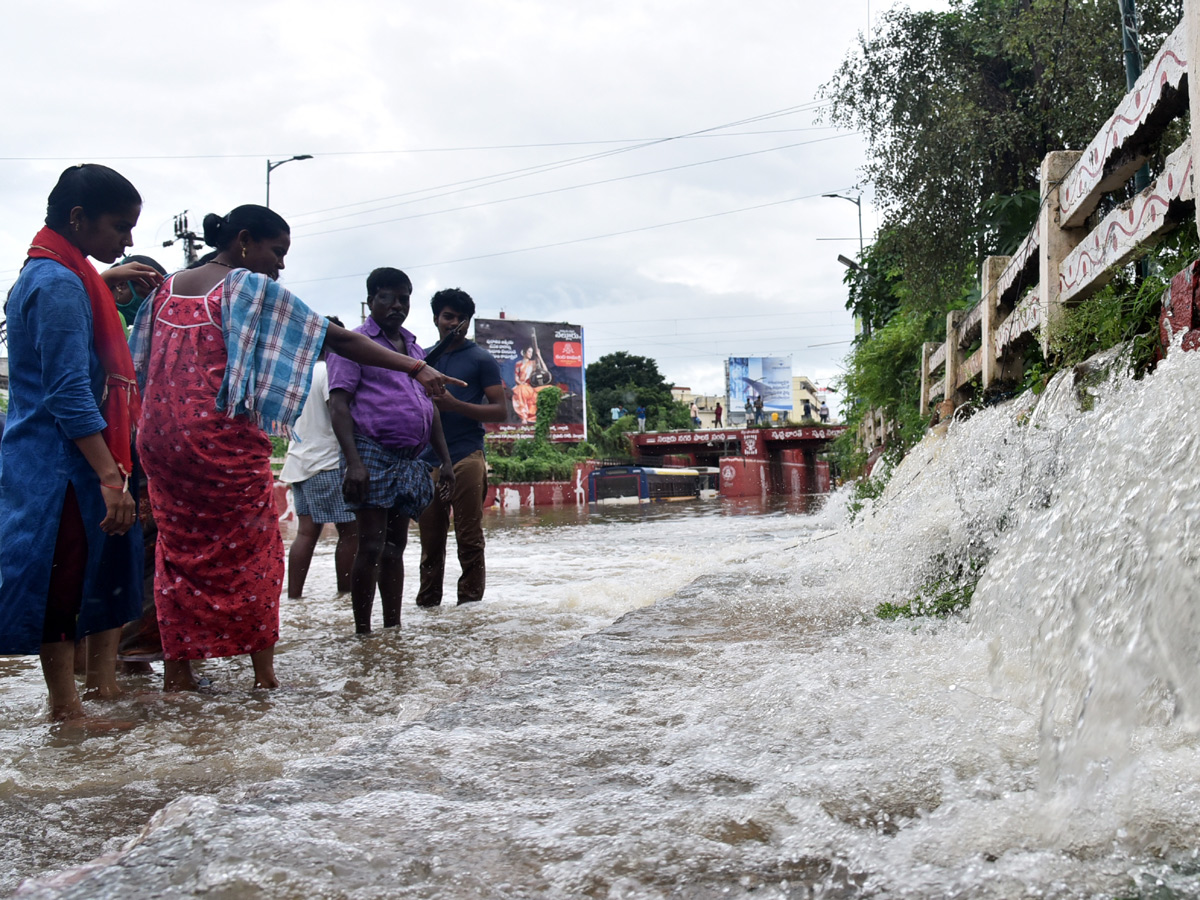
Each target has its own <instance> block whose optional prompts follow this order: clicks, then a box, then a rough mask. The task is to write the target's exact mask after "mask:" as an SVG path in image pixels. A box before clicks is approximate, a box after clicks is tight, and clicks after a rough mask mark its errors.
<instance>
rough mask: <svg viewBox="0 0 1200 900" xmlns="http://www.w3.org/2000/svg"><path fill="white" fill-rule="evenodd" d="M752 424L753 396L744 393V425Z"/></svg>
mask: <svg viewBox="0 0 1200 900" xmlns="http://www.w3.org/2000/svg"><path fill="white" fill-rule="evenodd" d="M753 424H754V398H753V397H751V396H750V395H749V394H747V395H746V425H747V427H749V426H750V425H753Z"/></svg>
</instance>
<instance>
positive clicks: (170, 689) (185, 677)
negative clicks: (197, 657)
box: [163, 659, 203, 694]
mask: <svg viewBox="0 0 1200 900" xmlns="http://www.w3.org/2000/svg"><path fill="white" fill-rule="evenodd" d="M201 687H203V685H202V684H201V680H200V679H197V678H196V673H195V672H193V671H192V661H191V660H190V659H168V660H166V661H165V662H164V663H163V693H164V694H177V693H179V692H181V691H198V690H200V688H201Z"/></svg>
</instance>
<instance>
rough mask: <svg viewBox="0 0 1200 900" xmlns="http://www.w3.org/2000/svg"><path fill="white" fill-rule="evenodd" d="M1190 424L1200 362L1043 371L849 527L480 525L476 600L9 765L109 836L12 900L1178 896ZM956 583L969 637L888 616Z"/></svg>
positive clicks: (1190, 678) (134, 706) (1184, 770)
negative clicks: (1037, 390)
mask: <svg viewBox="0 0 1200 900" xmlns="http://www.w3.org/2000/svg"><path fill="white" fill-rule="evenodd" d="M1088 384H1091V382H1090V381H1089V382H1088ZM1081 394H1086V395H1087V396H1086V398H1085V399H1086V403H1085V404H1084V405H1086V406H1089V407H1090V409H1088V410H1087V411H1082V410H1081V409H1080V396H1081ZM1196 396H1200V354H1177V355H1175V356H1172V357H1170V358H1168V359H1167V360H1166V361H1165V362H1164V363H1163V364H1161V365H1160V367H1159V370H1158V371H1157V372H1156V373H1154V374H1153V375H1151V376H1149V377H1147V378H1146V379H1145V380H1144V381H1140V382H1138V381H1133V380H1130V379H1127V378H1123V377H1115V378H1112V379H1111V380H1108V381H1103V382H1101V383H1099V384H1095V385H1092V386H1088V387H1081V386H1079V385H1077V384H1076V383H1075V380H1074V377H1073V376H1072V375H1071V374H1070V373H1067V374H1065V375H1063V376H1060V377H1059V378H1058V379H1056V380H1055V381H1054V382H1053V383H1052V384H1051V386H1050V387H1049V388H1048V389H1047V391H1046V392H1045V393H1044V394H1043V395H1042V397H1041V398H1040V399H1035V398H1033V397H1023V398H1021V399H1019V400H1017V401H1014V402H1013V403H1011V404H1009V405H1007V406H1005V407H996V408H990V409H986V410H982V411H980V412H978V413H977V414H976V415H974V416H973V417H971V418H970V419H968V420H966V421H961V422H955V423H954V424H953V425H952V426H951V427H950V429H949V432H948V433H947V434H946V435H945V436H936V435H934V436H930V437H929V438H928V439H927V440H926V441H925V442H923V443H922V444H921V445H920V446H919V447H917V448H915V449H914V450H913V451H912V452H911V453H910V454H909V456H908V457H907V458H906V459H905V460H904V461H903V463H901V464H900V465H899V466H898V467H897V468H896V470H895V472H894V473H893V474H892V476H891V480H890V482H889V485H888V488H887V490H886V491H885V492H884V493H883V495H882V496H881V497H879V498H878V499H877V500H875V501H871V502H870V503H869V504H868V507H867V508H866V510H865V511H864V512H863V513H862V514H860V515H859V517H858V518H857V519H856V521H855V522H854V523H853V524H851V523H849V522H848V521H847V516H846V512H845V497H844V496H835V497H834V498H832V499H831V501H830V502H829V503H828V504H827V506H826V507H825V508H824V509H823V510H822V511H821V512H819V513H818V514H816V515H812V516H801V515H792V514H788V513H786V512H783V511H778V510H777V511H775V512H773V513H772V514H770V515H762V516H753V517H751V516H735V515H728V514H727V513H728V512H729V511H730V509H731V507H730V506H729V505H726V506H724V507H722V506H721V505H720V504H710V505H708V506H704V505H696V506H688V507H671V508H666V509H664V508H658V509H655V510H650V511H646V510H642V511H635V512H621V513H613V514H603V515H593V516H591V517H584V516H579V517H573V516H572V515H570V514H567V515H566V516H565V517H564V519H562V520H561V521H558V522H557V523H554V524H551V523H550V522H549V521H548V520H546V519H535V518H530V517H528V516H517V517H511V518H495V519H492V520H490V522H489V541H490V544H489V568H490V572H489V582H490V583H489V599H488V600H487V601H486V602H485V603H484V604H483V605H482V606H481V607H478V608H475V609H470V610H457V609H454V608H452V607H451V608H446V609H440V610H437V611H435V612H433V613H432V614H428V613H422V612H418V611H416V610H415V609H413V610H412V611H411V612H410V608H409V607H408V606H406V607H405V617H406V618H405V627H404V630H403V631H402V632H400V633H397V634H388V635H377V636H375V637H373V638H371V639H370V640H369V641H366V642H363V641H356V640H354V639H352V638H349V637H346V636H344V634H342V633H341V632H343V631H344V630H345V629H346V624H347V616H348V613H347V611H346V610H345V609H344V608H343V607H344V601H333V600H331V599H330V600H324V599H318V600H313V601H305V603H303V604H301V605H290V606H289V607H288V612H287V613H286V614H285V615H286V616H288V617H289V618H286V619H285V631H286V632H287V634H288V635H290V638H289V640H288V643H287V644H286V645H285V646H284V647H282V648H281V658H280V670H281V672H283V673H284V674H285V676H287V675H289V674H290V675H291V677H290V678H289V680H290V681H292V682H293V683H294V684H295V685H296V686H295V687H294V688H293V689H292V690H291V691H290V692H281V693H279V694H276V695H273V696H269V697H267V696H263V695H257V694H250V693H247V692H242V693H239V692H238V691H237V690H234V689H230V690H228V691H227V692H225V693H222V694H218V695H217V696H214V697H206V698H196V699H195V700H194V701H188V702H187V703H186V704H185V706H186V709H181V708H179V706H178V705H172V704H170V703H168V702H167V701H161V700H151V701H145V702H142V703H140V705H139V704H138V703H137V702H135V701H130V702H129V710H130V714H131V715H135V716H140V717H141V719H142V724H141V725H140V726H139V728H137V729H135V730H134V731H133V732H129V733H126V735H125V736H122V737H119V738H104V739H93V740H90V741H84V742H74V743H72V742H69V741H64V740H63V739H62V738H61V736H58V737H56V736H55V734H54V733H53V729H48V728H46V727H44V726H39V727H34V726H28V727H26V728H25V729H24V730H23V731H22V732H21V733H20V734H19V736H18V737H13V738H11V739H10V738H7V737H6V738H4V739H3V740H0V765H2V768H0V778H7V779H8V780H7V781H5V782H2V784H3V785H4V786H3V788H0V789H2V790H4V791H5V792H6V796H7V797H8V798H9V799H10V800H11V799H15V800H17V801H19V802H20V804H22V805H23V808H24V809H25V810H26V811H29V810H33V811H34V812H35V813H37V814H39V815H40V817H41V820H42V821H44V822H51V823H54V824H53V827H51V826H49V825H47V826H45V827H46V829H47V831H48V832H54V831H55V829H57V830H58V831H66V832H71V831H72V829H74V830H76V831H83V830H84V825H85V823H88V822H90V821H91V820H90V819H89V811H90V813H91V814H92V815H95V814H99V815H100V816H101V818H102V819H103V820H105V821H108V822H109V826H108V828H109V831H108V833H109V834H110V837H109V839H108V841H109V843H107V844H105V845H104V846H100V847H96V848H95V852H101V851H104V852H109V853H115V852H116V851H118V850H120V849H121V848H120V844H121V842H124V841H125V840H128V839H130V838H133V840H131V841H130V843H129V845H128V846H127V847H126V849H124V850H123V851H122V852H121V853H119V854H117V855H116V856H115V857H114V858H111V859H108V860H106V861H102V862H101V863H99V864H97V865H95V866H94V867H92V868H89V869H75V870H70V871H67V872H65V873H63V874H61V875H59V876H56V877H54V878H52V879H49V880H46V879H43V880H42V881H41V882H35V881H31V882H29V883H27V884H26V886H25V888H24V889H23V891H22V895H23V896H29V897H73V898H74V897H88V898H94V897H113V898H116V897H127V896H147V895H152V894H155V895H163V896H191V895H204V896H216V897H248V896H252V897H271V898H293V897H295V898H300V897H354V898H375V897H380V898H382V897H432V896H444V897H475V896H478V897H498V898H518V897H575V896H579V897H596V898H600V897H603V898H634V897H636V898H646V897H649V898H654V897H688V898H710V897H711V898H718V897H740V896H755V897H815V896H821V897H868V896H911V897H933V896H936V897H964V898H966V897H972V898H975V897H1024V896H1030V895H1037V896H1053V897H1114V896H1146V897H1152V896H1153V897H1162V896H1189V897H1190V896H1200V863H1198V861H1197V837H1196V836H1197V834H1200V787H1198V786H1197V784H1196V779H1195V777H1194V775H1193V773H1194V772H1195V771H1196V770H1197V767H1198V766H1200V739H1198V738H1197V735H1196V726H1197V722H1198V720H1200V676H1198V675H1197V672H1196V669H1197V665H1196V664H1197V655H1198V652H1200V651H1198V646H1200V640H1198V639H1200V621H1198V613H1197V612H1196V608H1195V607H1196V603H1197V601H1198V600H1200V593H1198V591H1197V585H1196V584H1195V579H1196V575H1195V572H1196V563H1197V556H1198V555H1200V548H1198V546H1197V523H1198V522H1200V518H1198V517H1197V514H1198V512H1200V510H1197V504H1198V503H1200V484H1198V483H1197V482H1198V481H1200V466H1198V465H1197V461H1198V454H1197V446H1196V440H1197V438H1196V431H1197V428H1196V425H1197V415H1196V413H1195V412H1194V410H1193V402H1194V401H1193V398H1195V397H1196ZM322 552H323V553H325V554H326V557H325V558H324V565H325V566H326V567H327V564H328V559H327V557H328V548H323V549H322ZM322 565H323V563H322V557H318V560H317V561H316V563H315V564H314V576H316V575H317V574H318V570H319V569H321V568H322ZM451 568H452V567H451ZM410 571H415V559H414V558H413V557H412V553H411V552H410ZM972 571H973V572H976V573H977V574H978V573H979V572H980V571H981V572H982V576H981V577H980V580H979V583H978V586H977V587H976V589H975V594H974V599H973V602H972V605H971V608H970V610H969V612H967V613H965V614H962V615H956V616H951V617H950V618H947V619H944V620H938V619H929V618H924V619H902V620H897V621H882V620H880V619H878V618H877V617H876V616H875V614H874V610H875V608H876V606H877V605H879V604H880V603H882V602H885V601H891V602H904V601H905V600H907V599H909V598H911V597H913V596H915V595H917V594H918V593H920V592H921V590H922V587H923V586H924V585H927V584H928V583H929V582H931V581H932V580H934V579H936V578H938V577H940V576H942V575H944V574H945V573H946V572H956V573H964V572H972ZM314 576H310V577H314ZM324 592H325V594H329V593H331V590H330V589H329V585H328V584H326V585H324ZM318 593H319V591H318ZM218 671H219V674H221V675H222V676H223V677H225V678H227V679H228V680H229V681H231V682H235V681H237V679H238V678H240V677H241V675H242V674H243V673H242V672H241V671H240V670H238V669H237V668H236V666H233V667H229V668H226V669H220V670H218ZM35 674H36V673H32V674H31V673H26V674H24V675H23V676H19V677H18V676H14V677H13V678H12V679H9V682H10V684H7V685H6V686H5V687H4V688H3V691H5V692H6V693H5V694H4V696H3V697H0V702H3V703H4V704H5V705H6V706H7V707H8V708H9V712H10V713H11V712H14V711H19V712H20V713H21V714H22V716H25V715H27V714H30V713H31V709H30V707H31V706H32V705H34V703H33V701H32V700H31V699H29V697H30V696H33V693H32V691H33V689H32V687H29V686H30V685H34V686H36V685H35V677H34V676H35ZM22 679H24V681H22ZM11 683H23V684H25V686H26V688H27V689H28V691H29V696H26V694H22V693H20V692H19V691H18V689H17V688H16V687H12V686H11ZM10 718H12V717H11V715H10ZM31 742H32V743H33V744H38V743H39V742H40V747H39V750H38V751H37V752H32V753H29V752H26V751H24V750H23V749H19V748H25V747H28V746H30V744H31ZM56 742H57V743H56ZM31 756H32V757H34V759H33V760H30V757H31ZM81 765H83V768H82V769H81V768H80V766H81ZM203 770H206V771H209V772H211V773H214V775H213V781H212V782H211V783H208V782H206V781H205V779H204V777H203V776H202V774H201V771H203ZM31 772H32V773H33V774H31ZM134 773H137V774H136V776H135V774H134ZM139 779H140V781H139ZM130 780H132V781H134V784H133V785H130V784H127V783H126V782H127V781H130ZM138 791H141V792H143V793H144V795H145V797H146V798H147V799H146V800H145V802H144V803H143V804H142V805H141V806H138V805H137V804H134V806H135V809H134V812H133V813H131V814H129V815H126V816H125V817H124V818H122V817H121V816H119V815H117V814H116V812H114V810H117V809H118V808H123V807H120V804H119V803H118V802H117V800H116V799H114V798H116V797H119V796H120V797H127V796H128V795H129V794H130V793H131V792H132V793H134V794H136V793H137V792H138ZM181 795H182V796H181ZM175 797H178V799H173V798H175ZM106 798H107V799H106ZM168 800H171V801H172V802H167V801H168ZM56 802H57V806H56V805H55V804H56ZM89 803H90V806H89ZM106 804H107V805H106ZM164 804H165V805H164ZM159 807H162V808H161V810H160V811H158V812H157V813H154V815H153V818H152V819H151V821H150V824H149V826H148V827H146V829H145V830H144V832H143V833H142V834H141V835H140V836H136V837H135V834H136V830H137V824H136V820H137V814H136V813H137V811H138V810H144V811H145V815H144V816H143V817H142V818H143V820H144V818H145V817H146V816H148V815H149V813H150V812H152V811H153V809H157V808H159ZM0 815H7V814H4V813H0ZM0 823H3V824H9V825H10V824H12V822H11V821H4V820H3V819H0ZM114 823H116V824H114ZM51 837H53V834H51ZM6 846H8V847H11V848H14V849H15V850H16V851H19V852H24V851H23V846H24V845H22V844H21V843H20V842H19V841H18V842H16V843H15V844H11V843H10V844H8V845H6ZM58 859H59V860H60V862H59V866H62V865H66V864H67V863H69V862H71V861H72V860H71V858H70V857H69V855H68V854H67V853H66V852H65V851H64V852H62V853H60V855H59V857H58ZM74 861H78V860H77V859H76V860H74ZM52 862H53V861H48V862H46V863H42V864H41V866H40V867H38V866H33V867H27V868H26V869H25V871H24V874H26V875H28V874H37V875H43V876H44V875H45V874H46V873H47V869H52V868H53V865H51V864H49V863H52Z"/></svg>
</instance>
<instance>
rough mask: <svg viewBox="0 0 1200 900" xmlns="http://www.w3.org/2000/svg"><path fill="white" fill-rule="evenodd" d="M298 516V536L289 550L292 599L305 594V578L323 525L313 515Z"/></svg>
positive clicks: (289, 583) (289, 579)
mask: <svg viewBox="0 0 1200 900" xmlns="http://www.w3.org/2000/svg"><path fill="white" fill-rule="evenodd" d="M298 518H299V524H298V525H297V526H296V537H295V538H294V539H293V540H292V547H291V549H290V550H288V597H289V598H290V599H292V600H296V599H298V598H299V597H302V596H304V580H305V579H306V578H307V577H308V567H309V566H310V565H311V564H312V557H313V550H315V549H316V546H317V538H319V537H320V536H321V526H320V525H318V524H317V523H316V522H314V521H313V520H312V516H299V517H298Z"/></svg>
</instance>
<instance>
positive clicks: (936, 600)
mask: <svg viewBox="0 0 1200 900" xmlns="http://www.w3.org/2000/svg"><path fill="white" fill-rule="evenodd" d="M934 564H935V566H936V567H937V569H938V574H937V575H935V576H934V577H933V578H932V579H930V580H929V581H928V582H926V583H925V584H924V585H923V586H922V587H921V589H920V590H919V591H917V596H915V597H913V598H912V599H911V600H909V601H908V602H907V603H903V604H896V603H880V604H879V605H878V606H877V607H875V615H877V616H879V618H881V619H913V618H917V617H919V616H934V617H936V618H939V619H944V618H946V617H947V616H950V615H953V614H954V613H956V612H962V611H963V610H965V609H966V608H967V607H968V606H970V605H971V599H972V598H973V597H974V596H975V586H976V585H977V584H979V578H980V576H981V575H982V574H983V566H984V561H983V560H981V559H977V558H975V557H969V558H968V559H966V560H965V561H964V560H958V561H957V562H955V563H950V562H948V561H947V559H946V557H945V556H943V555H941V554H939V555H938V556H937V557H935V558H934Z"/></svg>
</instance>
